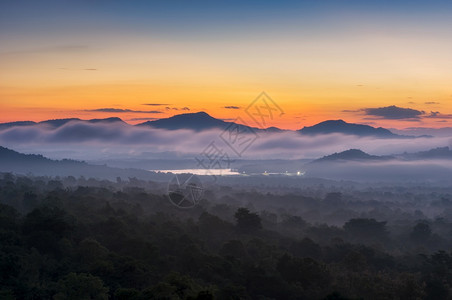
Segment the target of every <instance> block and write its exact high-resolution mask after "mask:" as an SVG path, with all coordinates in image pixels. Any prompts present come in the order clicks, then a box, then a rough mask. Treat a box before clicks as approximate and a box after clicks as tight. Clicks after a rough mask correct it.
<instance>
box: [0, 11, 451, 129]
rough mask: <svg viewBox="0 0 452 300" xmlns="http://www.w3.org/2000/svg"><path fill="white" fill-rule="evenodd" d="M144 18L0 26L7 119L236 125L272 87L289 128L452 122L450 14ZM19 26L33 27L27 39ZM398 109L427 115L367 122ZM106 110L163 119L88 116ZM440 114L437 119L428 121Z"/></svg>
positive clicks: (0, 87)
mask: <svg viewBox="0 0 452 300" xmlns="http://www.w3.org/2000/svg"><path fill="white" fill-rule="evenodd" d="M74 3H75V2H74ZM74 5H75V4H74ZM124 5H125V4H124ZM1 8H2V7H0V9H1ZM5 9H7V7H6V8H5V7H3V11H8V10H5ZM60 9H62V10H63V9H65V8H60ZM83 9H85V8H80V11H81V12H83ZM90 9H91V8H90ZM253 9H254V8H253ZM18 10H20V8H18ZM252 11H253V10H252ZM269 11H270V10H269ZM76 12H77V10H76ZM81 12H80V16H82V13H81ZM58 13H59V11H56V12H55V14H56V15H57V14H58ZM96 13H97V14H100V13H99V12H93V16H92V17H93V20H94V19H95V20H97V21H99V20H98V18H99V16H100V15H97V14H96ZM138 13H139V12H134V14H135V15H134V17H133V18H131V19H130V20H129V19H125V20H124V19H121V18H123V16H120V17H117V18H116V19H114V20H110V19H109V18H107V17H105V20H104V22H103V23H102V22H98V23H95V24H97V25H96V27H92V28H91V27H88V26H89V25H90V26H93V24H94V23H92V24H91V23H90V22H89V20H84V21H83V22H82V21H80V20H77V17H80V16H78V15H76V16H74V20H73V22H74V23H73V24H71V25H67V24H66V23H65V22H70V21H71V20H70V19H69V21H66V19H65V18H61V19H60V17H58V18H57V17H55V16H54V17H55V18H57V19H55V20H53V22H54V23H52V26H50V25H48V26H44V27H43V28H40V29H39V28H38V29H34V28H36V27H39V26H40V25H41V24H44V23H45V20H44V19H37V20H35V21H36V22H35V23H33V22H31V21H30V23H27V22H25V21H24V20H25V19H23V20H21V19H20V18H19V17H16V19H17V20H16V19H14V18H13V17H11V20H10V23H5V24H6V25H5V26H3V29H2V30H0V43H1V44H2V45H3V46H2V47H0V112H1V113H0V122H9V121H18V120H33V121H41V120H46V119H55V118H68V117H78V118H82V119H89V118H106V117H112V116H116V117H120V118H122V119H123V120H125V121H127V122H129V123H138V122H143V121H144V120H137V119H144V118H162V117H168V116H171V115H174V114H178V113H183V112H197V111H206V112H207V113H209V114H211V115H212V116H214V117H216V118H225V119H235V118H236V117H238V116H241V117H243V116H244V111H243V110H244V108H245V107H247V106H248V105H249V103H251V102H252V101H253V100H254V98H255V97H256V96H257V95H259V93H260V92H262V91H266V92H267V93H268V94H269V95H270V96H271V97H272V98H273V99H274V101H275V102H277V103H278V105H279V106H280V107H281V108H282V109H283V110H284V112H285V114H284V115H283V116H282V117H281V118H278V119H275V120H273V123H272V124H271V125H273V126H278V127H281V128H287V129H299V128H302V127H303V126H310V125H313V124H315V123H318V122H320V121H323V120H327V119H344V120H346V121H348V122H356V123H365V124H369V125H373V126H383V127H389V128H406V127H420V126H423V127H446V126H451V125H450V121H451V120H452V117H451V116H450V114H452V85H451V82H452V51H451V50H452V40H451V39H450V36H451V35H452V32H450V31H451V29H450V28H452V26H450V25H451V24H450V23H451V22H450V18H446V17H445V16H441V15H440V16H435V17H434V18H433V17H432V16H429V18H428V22H427V21H425V20H424V21H425V22H424V23H422V22H421V21H420V20H422V19H419V15H413V16H412V18H410V17H407V16H403V17H401V16H395V17H394V18H392V19H391V17H390V16H388V15H384V17H382V16H378V15H373V14H371V13H368V14H367V15H366V14H365V13H363V12H359V13H353V12H349V11H347V12H346V13H344V12H342V13H340V14H339V13H335V14H334V18H333V17H331V18H329V19H328V21H325V20H323V21H322V20H320V19H319V20H317V19H314V18H311V19H309V20H304V19H300V18H298V17H297V16H295V15H294V16H291V18H288V20H286V19H284V18H283V17H280V19H277V20H270V21H269V20H264V21H265V22H263V21H262V22H263V24H264V25H262V24H261V23H260V22H261V21H258V20H252V21H249V23H247V24H246V25H247V26H244V25H243V24H242V25H240V23H238V24H239V25H235V24H234V23H221V24H213V23H214V21H212V20H211V19H208V20H206V21H205V22H206V24H198V23H196V22H201V21H198V20H196V21H194V20H191V22H192V24H191V25H190V26H193V28H192V29H190V30H189V29H187V31H183V28H184V27H183V26H180V27H177V28H176V29H171V28H170V29H171V30H174V32H169V33H168V32H166V31H165V30H169V29H166V27H165V26H163V25H167V26H169V25H168V24H169V23H168V24H167V23H165V22H170V20H166V19H162V20H161V24H160V23H155V24H154V23H152V24H151V23H150V24H147V23H146V22H150V21H149V20H148V19H143V20H142V22H145V23H146V26H148V27H146V26H143V24H141V23H140V24H139V22H138V21H136V19H137V18H138V17H136V14H138ZM284 13H285V14H286V13H287V14H288V13H289V12H284ZM300 13H302V12H300ZM74 14H75V13H74ZM274 14H276V13H274ZM320 15H322V14H320V13H319V16H320ZM5 16H6V14H5ZM83 16H84V18H85V17H86V16H85V15H83ZM272 16H273V17H274V15H272ZM0 17H1V16H0ZM22 17H23V16H22ZM305 17H306V18H308V16H307V15H306V16H305ZM86 18H88V17H86ZM118 20H120V21H118ZM14 21H17V22H22V23H23V25H22V27H23V28H22V27H21V28H20V30H21V31H19V29H17V28H16V27H13V26H12V25H11V24H16V23H14ZM84 22H85V23H86V24H85V23H84ZM93 22H94V21H93ZM121 22H122V23H121ZM133 22H138V23H136V24H135V23H133ZM156 22H157V21H156ZM162 24H163V25H162ZM1 25H2V24H0V27H1ZM209 25H212V26H213V27H212V28H213V29H211V28H210V27H209ZM8 26H9V27H8ZM83 26H85V27H83ZM140 26H141V27H144V28H145V29H143V28H141V27H140ZM184 26H188V25H187V24H184ZM196 26H198V27H196ZM234 26H236V27H234ZM240 26H242V27H243V28H245V29H246V30H244V29H242V27H240ZM139 27H140V28H139ZM82 29H83V30H82ZM209 29H211V31H209ZM16 31H17V32H16ZM5 45H6V46H5ZM144 103H155V104H167V105H161V106H146V105H143V104H144ZM392 105H395V106H397V107H401V108H411V109H415V110H419V111H422V112H423V114H422V115H420V117H418V118H414V119H398V120H394V119H389V120H388V119H382V118H377V117H375V116H368V115H367V116H366V115H365V110H364V109H366V108H378V107H387V106H392ZM225 106H237V107H240V109H226V108H224V107H225ZM167 107H168V108H167ZM185 107H186V108H188V109H189V110H182V108H185ZM102 108H115V109H123V110H132V111H159V112H160V113H155V112H154V113H152V112H148V113H146V112H133V113H131V112H124V113H109V112H94V111H90V110H95V109H102ZM431 112H435V113H434V114H436V115H435V116H436V117H434V118H433V117H428V116H429V115H431V114H432V113H431ZM441 116H442V117H441ZM269 125H270V124H269Z"/></svg>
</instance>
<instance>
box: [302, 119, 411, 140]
mask: <svg viewBox="0 0 452 300" xmlns="http://www.w3.org/2000/svg"><path fill="white" fill-rule="evenodd" d="M298 132H300V133H302V134H306V135H318V134H331V133H342V134H349V135H357V136H373V137H379V138H407V137H409V136H402V135H398V134H394V133H392V132H391V131H390V130H388V129H385V128H382V127H378V128H375V127H372V126H369V125H361V124H354V123H347V122H345V121H343V120H328V121H324V122H321V123H318V124H316V125H314V126H308V127H304V128H302V129H300V130H298Z"/></svg>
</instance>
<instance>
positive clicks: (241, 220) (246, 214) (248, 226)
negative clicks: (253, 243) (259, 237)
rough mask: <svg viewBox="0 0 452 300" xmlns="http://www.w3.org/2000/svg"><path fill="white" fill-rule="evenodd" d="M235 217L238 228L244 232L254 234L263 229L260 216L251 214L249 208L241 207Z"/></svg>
mask: <svg viewBox="0 0 452 300" xmlns="http://www.w3.org/2000/svg"><path fill="white" fill-rule="evenodd" d="M234 216H235V219H236V221H237V228H239V229H240V230H241V231H243V232H253V231H256V230H258V229H261V228H262V224H261V218H260V217H259V215H258V214H256V213H252V212H250V211H249V209H247V208H244V207H240V208H239V209H237V211H236V213H235V214H234Z"/></svg>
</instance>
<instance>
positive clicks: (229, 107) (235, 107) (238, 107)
mask: <svg viewBox="0 0 452 300" xmlns="http://www.w3.org/2000/svg"><path fill="white" fill-rule="evenodd" d="M223 108H226V109H240V106H234V105H230V106H223Z"/></svg>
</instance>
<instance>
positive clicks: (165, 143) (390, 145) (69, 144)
mask: <svg viewBox="0 0 452 300" xmlns="http://www.w3.org/2000/svg"><path fill="white" fill-rule="evenodd" d="M221 133H222V131H221V130H207V131H202V132H193V131H191V130H172V131H168V130H163V129H155V128H149V127H140V126H138V127H137V126H132V125H129V124H126V123H122V122H117V123H96V124H93V123H89V122H84V121H71V122H68V123H67V124H65V125H63V126H60V127H58V128H53V127H49V126H45V124H42V125H36V126H20V127H13V128H8V129H4V130H0V144H1V145H3V146H6V147H11V148H13V149H14V148H18V149H30V150H33V151H40V150H45V149H47V150H49V151H55V149H59V148H60V147H61V148H64V147H66V148H67V149H72V150H74V145H77V151H80V152H81V153H88V152H89V153H90V155H91V156H99V155H108V154H109V153H110V154H113V153H116V152H121V151H125V152H124V153H129V151H131V150H133V151H135V152H137V153H139V152H149V153H152V152H155V153H157V152H159V153H160V152H165V151H175V152H178V153H181V154H184V155H193V157H194V156H196V155H198V154H199V153H201V152H202V151H203V150H204V149H205V147H206V146H207V145H209V144H210V143H211V142H212V141H215V144H216V145H217V146H218V147H220V148H222V149H224V150H225V151H228V150H229V151H231V150H230V148H229V147H230V146H228V145H227V144H225V143H224V142H223V141H222V140H221V139H220V138H219V136H220V134H221ZM246 138H247V137H246V136H244V139H245V140H246ZM447 145H450V138H449V137H448V136H447V137H438V138H417V139H374V138H370V137H369V138H362V137H361V138H360V137H356V136H350V135H342V134H328V135H319V136H303V135H300V134H298V133H295V132H282V133H262V134H260V135H259V138H258V139H257V140H256V141H255V142H254V143H253V144H252V145H251V146H250V148H249V149H248V150H247V151H246V153H244V157H248V158H255V157H262V158H274V157H278V158H317V157H321V156H323V155H328V154H331V153H334V152H340V151H344V150H347V149H350V148H356V149H362V150H363V151H365V152H368V153H372V154H375V155H387V154H394V153H403V152H404V151H407V152H416V151H420V150H428V149H430V148H434V147H441V146H447ZM27 147H28V148H27ZM231 155H232V154H231ZM85 156H88V154H85Z"/></svg>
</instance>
